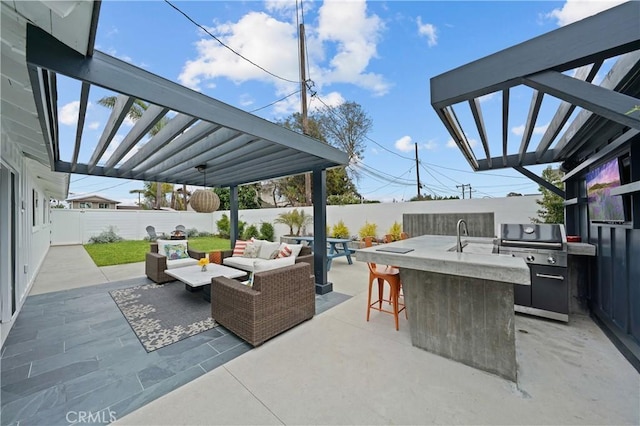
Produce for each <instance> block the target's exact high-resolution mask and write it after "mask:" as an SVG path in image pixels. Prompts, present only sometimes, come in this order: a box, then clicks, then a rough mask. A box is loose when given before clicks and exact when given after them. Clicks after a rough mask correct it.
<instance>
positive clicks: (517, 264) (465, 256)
mask: <svg viewBox="0 0 640 426" xmlns="http://www.w3.org/2000/svg"><path fill="white" fill-rule="evenodd" d="M461 240H462V242H463V243H467V244H468V245H467V247H465V248H464V249H463V252H462V253H458V252H456V251H455V247H456V242H457V239H456V237H455V236H443V235H423V236H420V237H414V238H409V239H407V240H402V241H396V242H393V243H390V244H382V245H377V246H374V247H369V248H365V249H360V250H357V251H356V259H357V260H358V261H360V262H374V263H380V264H384V265H394V266H398V267H400V268H408V269H415V270H419V271H428V272H436V273H440V274H449V275H458V276H463V277H472V278H480V279H486V280H491V281H498V282H505V283H510V284H524V285H530V284H531V276H530V272H529V267H528V266H527V264H526V262H525V261H524V259H522V258H517V257H511V256H507V255H500V254H492V253H491V251H492V248H493V238H481V237H462V238H461ZM392 247H396V248H407V249H413V251H410V252H408V253H405V254H400V253H390V252H386V251H379V250H380V249H382V250H384V249H387V248H392ZM465 249H466V250H467V252H466V253H465V251H464V250H465ZM449 250H453V251H449ZM472 252H473V253H472Z"/></svg>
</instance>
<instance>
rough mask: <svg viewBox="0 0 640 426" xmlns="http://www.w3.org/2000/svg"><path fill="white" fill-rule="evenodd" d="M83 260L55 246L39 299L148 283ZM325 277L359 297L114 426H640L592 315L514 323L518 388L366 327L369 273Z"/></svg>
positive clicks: (639, 413) (385, 325)
mask: <svg viewBox="0 0 640 426" xmlns="http://www.w3.org/2000/svg"><path fill="white" fill-rule="evenodd" d="M81 252H84V250H83V249H82V247H80V246H73V247H52V248H51V250H50V252H49V255H48V256H47V259H46V261H45V263H44V264H43V266H42V268H41V271H40V275H39V276H38V278H37V280H36V282H35V284H34V288H33V291H32V294H37V293H43V292H49V291H56V290H61V288H56V289H52V288H50V283H51V282H57V281H63V282H65V285H66V287H65V288H77V287H79V286H82V285H92V284H96V283H99V282H104V281H114V280H120V279H124V278H131V277H135V276H140V275H143V274H144V266H143V264H133V265H126V266H122V267H108V268H97V267H95V265H93V266H92V262H91V260H90V259H89V258H88V256H86V253H84V255H83V254H82V253H81ZM87 259H89V260H88V263H87V261H86V260H87ZM52 274H62V275H61V276H64V277H67V278H66V279H65V280H57V279H47V278H48V277H52V276H53V275H52ZM76 274H77V275H76ZM100 280H102V281H100ZM329 280H330V281H332V282H333V283H334V290H335V291H338V292H341V293H346V294H349V295H353V297H352V298H351V299H350V300H348V301H346V302H344V303H342V304H340V305H339V306H337V307H335V308H333V309H330V310H328V311H327V312H324V313H323V314H320V315H317V316H316V317H314V319H312V320H311V321H308V322H306V323H304V324H302V325H300V326H298V327H296V328H294V329H292V330H290V331H288V332H286V333H284V334H282V335H280V336H278V337H276V338H274V339H272V340H270V341H268V342H267V343H265V344H264V345H262V346H260V347H258V348H257V349H255V350H252V351H250V352H247V353H246V354H244V355H242V356H240V357H238V358H236V359H234V360H232V361H229V362H227V363H226V364H224V365H223V366H221V367H218V368H217V369H215V370H213V371H211V372H210V373H207V374H205V375H204V376H201V377H200V378H198V379H196V380H194V381H192V382H190V383H188V384H186V385H184V386H182V387H181V388H179V389H177V390H175V391H173V392H171V393H169V394H167V395H165V396H163V397H161V398H159V399H157V400H155V401H152V402H151V403H149V404H148V405H146V406H144V407H142V408H141V409H139V410H137V411H135V412H133V413H131V414H129V415H127V416H125V417H123V418H120V417H119V416H118V413H113V415H114V417H115V418H117V419H118V420H117V421H116V424H122V425H159V424H163V425H175V424H202V425H204V424H207V425H211V424H640V403H639V401H640V376H639V375H638V373H637V372H636V370H635V369H633V367H631V365H630V364H629V363H628V362H627V361H626V360H625V359H624V358H623V357H622V355H621V354H620V353H619V352H618V351H617V350H616V349H615V347H614V346H613V345H612V344H611V342H610V341H609V340H608V339H607V338H606V336H605V335H604V334H603V333H602V331H601V330H600V329H599V328H598V327H597V326H596V325H595V324H594V323H593V322H592V321H591V320H590V319H589V318H588V317H583V316H574V317H572V319H571V322H570V323H569V324H568V325H566V324H562V323H557V322H553V321H547V320H541V319H538V318H532V317H526V316H520V315H518V316H516V330H517V331H516V334H517V336H516V349H517V360H518V383H517V385H516V384H514V383H511V382H508V381H506V380H503V379H501V378H498V377H496V376H493V375H490V374H487V373H484V372H481V371H479V370H476V369H473V368H470V367H467V366H465V365H462V364H459V363H456V362H453V361H450V360H448V359H445V358H441V357H439V356H436V355H433V354H430V353H428V352H425V351H423V350H421V349H417V348H414V347H413V346H412V345H411V341H410V336H409V330H408V324H407V321H406V320H405V319H404V318H402V319H401V322H400V331H396V330H395V328H394V326H393V317H392V316H390V315H387V314H383V313H378V312H373V313H372V318H371V321H370V322H367V321H366V320H365V314H366V304H367V302H366V297H367V294H366V290H367V286H366V283H367V269H366V264H363V263H361V262H354V264H353V265H348V264H347V262H346V260H345V259H336V260H335V261H334V262H333V265H332V268H331V271H330V272H329ZM123 362H126V360H123Z"/></svg>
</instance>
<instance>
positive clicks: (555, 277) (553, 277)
mask: <svg viewBox="0 0 640 426" xmlns="http://www.w3.org/2000/svg"><path fill="white" fill-rule="evenodd" d="M536 277H538V278H550V279H552V280H560V281H564V277H563V276H562V275H549V274H536Z"/></svg>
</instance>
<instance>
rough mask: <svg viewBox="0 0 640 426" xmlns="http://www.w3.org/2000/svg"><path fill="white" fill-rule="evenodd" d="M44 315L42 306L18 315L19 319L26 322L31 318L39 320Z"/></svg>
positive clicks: (22, 310)
mask: <svg viewBox="0 0 640 426" xmlns="http://www.w3.org/2000/svg"><path fill="white" fill-rule="evenodd" d="M42 315H44V309H43V308H42V307H41V306H34V307H33V308H32V309H30V310H29V309H27V310H26V311H25V310H24V309H21V310H20V315H18V319H21V320H25V319H31V318H39V317H41V316H42Z"/></svg>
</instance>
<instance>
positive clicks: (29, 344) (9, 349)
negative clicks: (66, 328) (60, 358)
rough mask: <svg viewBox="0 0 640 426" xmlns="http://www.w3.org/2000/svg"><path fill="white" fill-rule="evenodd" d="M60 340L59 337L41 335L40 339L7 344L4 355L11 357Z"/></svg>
mask: <svg viewBox="0 0 640 426" xmlns="http://www.w3.org/2000/svg"><path fill="white" fill-rule="evenodd" d="M58 342H60V338H59V337H54V336H50V337H41V338H39V339H32V340H26V341H24V342H18V343H12V344H5V345H4V347H3V350H4V351H3V353H2V357H3V358H4V357H7V358H8V357H11V356H14V355H18V354H21V353H25V352H28V351H30V350H31V349H34V348H36V347H38V346H41V345H50V344H53V343H58Z"/></svg>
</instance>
